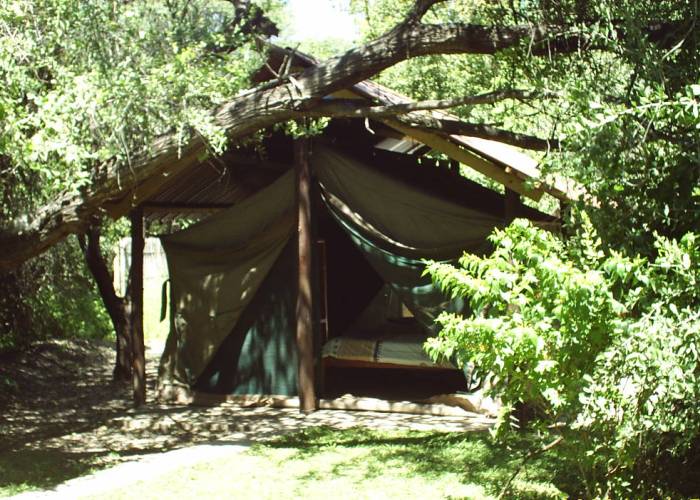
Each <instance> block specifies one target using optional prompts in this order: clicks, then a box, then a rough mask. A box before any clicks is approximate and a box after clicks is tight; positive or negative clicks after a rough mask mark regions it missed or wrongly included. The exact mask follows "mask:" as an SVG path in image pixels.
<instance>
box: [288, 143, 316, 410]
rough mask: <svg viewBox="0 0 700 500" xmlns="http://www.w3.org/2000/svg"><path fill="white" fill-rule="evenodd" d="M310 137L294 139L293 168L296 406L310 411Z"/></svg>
mask: <svg viewBox="0 0 700 500" xmlns="http://www.w3.org/2000/svg"><path fill="white" fill-rule="evenodd" d="M310 153H311V141H310V140H309V139H306V138H301V139H297V140H296V141H295V143H294V169H295V171H296V180H297V182H296V185H297V207H298V208H297V210H298V219H297V223H298V226H297V230H298V231H297V236H298V289H297V290H298V292H297V304H296V321H297V327H296V343H297V353H298V357H299V370H298V379H297V380H298V390H299V409H300V410H301V411H302V412H303V413H310V412H312V411H315V410H317V409H318V399H317V397H316V387H315V386H316V380H315V366H314V327H313V307H314V304H313V286H312V273H313V267H312V263H313V256H312V248H313V241H314V238H313V235H312V228H311V208H312V198H311V166H310V164H309V156H310Z"/></svg>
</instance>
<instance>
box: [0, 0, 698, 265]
mask: <svg viewBox="0 0 700 500" xmlns="http://www.w3.org/2000/svg"><path fill="white" fill-rule="evenodd" d="M438 1H439V0H434V1H430V0H425V1H422V0H418V1H417V2H416V4H415V5H414V8H413V10H412V11H411V15H415V16H418V19H420V18H421V17H422V15H424V14H425V12H427V10H428V9H429V8H430V7H432V6H433V5H434V4H436V3H437V2H438ZM686 25H687V23H686V22H683V23H673V22H667V23H660V24H655V25H653V26H648V27H646V28H645V29H644V30H643V31H644V32H645V33H646V35H647V38H648V39H649V40H650V41H652V42H655V43H658V44H660V45H668V44H670V43H673V42H674V37H676V33H677V31H678V28H679V27H683V26H686ZM400 26H401V28H400V29H394V30H391V31H390V32H388V33H386V34H385V35H383V36H381V37H379V38H377V39H376V40H374V41H372V42H370V43H368V44H366V45H364V46H361V47H357V48H354V49H351V50H349V51H347V52H345V53H344V54H342V55H340V56H337V57H334V58H331V59H329V60H327V61H324V62H322V63H320V64H318V65H316V66H313V67H310V68H308V69H306V70H305V71H303V72H301V73H300V74H298V75H295V76H294V78H292V77H287V78H285V79H281V80H280V81H279V82H275V83H274V84H273V85H270V84H267V85H264V86H261V87H259V88H257V89H253V90H252V91H250V92H247V93H245V94H241V95H239V96H236V97H234V98H232V99H231V100H230V101H228V102H227V103H225V104H223V105H222V106H220V107H219V108H217V109H216V110H214V111H213V112H212V118H213V121H214V122H215V123H216V124H217V125H218V126H219V127H221V128H222V129H223V130H224V131H226V133H227V134H228V136H229V138H230V139H231V140H232V141H235V140H238V139H241V138H243V137H246V136H249V135H250V134H252V133H254V132H256V131H258V130H260V129H263V128H265V127H269V126H272V125H274V124H276V123H281V122H284V121H286V120H289V119H291V118H295V117H298V116H299V115H300V114H301V115H303V114H304V112H305V111H306V112H308V113H309V114H311V113H312V110H313V109H314V108H315V107H317V106H319V105H320V104H321V100H322V98H323V97H324V96H327V95H330V94H333V93H334V92H336V91H339V90H342V89H347V88H349V87H351V86H353V85H355V84H357V83H359V82H361V81H363V80H366V79H368V78H371V77H373V76H374V75H376V74H377V73H379V72H381V71H383V70H385V69H387V68H389V67H391V66H393V65H395V64H397V63H398V62H401V61H403V60H406V59H409V58H413V57H418V56H424V55H434V54H495V53H497V52H498V51H501V50H503V49H507V48H511V47H516V46H520V45H521V44H524V43H527V46H529V47H531V51H530V54H532V55H533V56H548V57H551V56H554V55H556V54H562V53H575V52H579V51H581V50H592V49H598V48H606V47H607V46H608V45H607V44H608V41H606V40H602V39H601V38H591V37H590V36H588V35H586V34H580V33H579V34H573V35H572V34H571V33H573V30H572V29H570V28H571V27H568V26H556V27H553V26H530V25H523V26H484V25H476V24H460V23H455V24H445V25H439V24H436V25H428V24H422V23H420V22H408V23H406V22H405V23H403V24H402V25H400ZM625 36H626V35H625V32H624V30H622V29H621V28H620V29H617V30H613V31H612V34H611V37H615V38H617V39H621V38H624V37H625ZM317 112H318V111H317ZM397 116H400V117H401V119H402V120H403V119H407V120H409V123H411V124H413V125H412V126H423V127H427V128H429V129H431V130H436V131H438V132H440V133H456V134H466V135H473V136H481V137H483V136H487V137H488V138H492V139H498V140H503V141H504V142H509V143H510V144H514V145H519V146H522V147H528V143H530V144H529V147H530V149H543V148H544V147H545V145H546V147H550V146H551V147H555V146H554V144H553V143H552V142H551V141H544V140H542V139H538V138H527V137H525V136H522V135H520V134H513V133H511V132H507V131H498V130H496V129H490V128H489V127H487V126H484V125H476V124H463V123H461V122H458V123H456V122H449V121H444V120H442V121H440V122H431V123H423V124H421V123H420V122H419V121H417V118H416V117H415V116H413V115H411V114H404V115H397ZM530 139H532V140H530ZM540 141H544V142H540ZM205 150H206V145H205V144H204V143H203V141H202V140H201V138H200V137H197V136H193V137H192V138H191V139H190V140H189V142H187V143H186V144H180V143H179V142H178V140H177V138H176V137H175V136H164V137H160V138H158V139H157V140H156V141H154V144H152V145H151V147H150V148H148V151H147V152H144V153H142V154H141V155H140V156H138V157H136V156H137V155H134V156H135V157H134V159H133V161H132V163H131V164H130V165H113V164H108V165H107V166H106V167H104V168H99V169H97V170H98V171H100V172H105V174H104V175H102V176H100V178H99V179H98V178H96V179H94V180H93V183H92V184H91V185H90V186H87V187H86V188H85V189H84V191H82V192H80V193H77V194H76V193H70V194H67V195H65V196H62V197H57V199H55V200H53V201H51V202H50V203H48V204H47V205H45V206H44V207H42V208H40V209H39V210H37V211H36V212H34V213H31V214H27V217H26V221H29V222H24V223H23V222H22V221H19V223H17V224H14V223H13V222H12V221H6V223H3V224H1V226H2V227H0V247H1V248H2V250H3V251H2V252H1V253H0V271H2V270H7V269H12V268H14V267H17V266H18V265H19V264H21V263H22V262H24V261H26V260H27V259H29V258H31V257H33V256H35V255H38V254H40V253H41V252H43V251H45V250H46V249H47V248H49V247H50V246H51V245H53V244H55V243H57V242H59V241H61V240H62V239H63V238H65V237H66V236H67V235H69V234H72V233H78V232H81V231H84V230H85V228H86V227H87V226H88V225H89V220H91V218H92V217H94V216H95V215H97V214H100V213H101V211H102V210H103V206H104V205H105V203H107V202H109V201H114V200H119V199H124V198H125V197H127V196H129V195H130V193H132V192H133V190H134V189H135V188H136V187H137V186H139V185H140V184H141V183H143V182H145V181H146V180H148V179H151V178H154V177H155V176H166V175H169V174H173V173H175V172H177V171H178V169H182V168H185V167H186V166H187V165H189V164H190V163H191V162H195V161H197V157H198V156H199V154H200V153H202V152H203V151H205ZM164 178H165V177H164ZM18 228H19V229H18Z"/></svg>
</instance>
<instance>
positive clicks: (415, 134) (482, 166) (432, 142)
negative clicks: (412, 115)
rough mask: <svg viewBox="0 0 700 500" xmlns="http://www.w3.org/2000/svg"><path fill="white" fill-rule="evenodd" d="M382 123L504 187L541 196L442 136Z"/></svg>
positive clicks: (392, 123)
mask: <svg viewBox="0 0 700 500" xmlns="http://www.w3.org/2000/svg"><path fill="white" fill-rule="evenodd" d="M384 123H386V124H387V125H389V126H390V127H392V128H395V129H396V130H398V131H399V132H401V133H403V134H405V135H407V136H409V137H412V138H414V139H416V140H417V141H420V142H422V143H423V144H425V145H426V146H429V147H430V148H432V149H434V150H436V151H439V152H441V153H443V154H446V155H447V156H448V157H450V158H451V159H453V160H456V161H458V162H460V163H463V164H465V165H467V166H469V167H471V168H473V169H474V170H476V171H477V172H481V173H482V174H484V175H485V176H487V177H490V178H491V179H493V180H495V181H497V182H500V183H501V184H503V185H504V186H505V187H506V188H508V189H511V190H513V191H515V192H516V193H519V194H522V195H523V196H527V197H528V198H531V199H533V200H535V201H539V200H540V198H541V197H542V194H543V190H542V189H541V188H537V189H528V188H527V187H526V185H525V181H524V180H523V179H521V178H520V177H518V176H517V175H515V173H513V172H507V171H506V169H504V168H502V167H500V166H498V165H496V164H495V163H493V162H491V161H488V160H485V159H484V158H481V157H479V156H477V155H475V154H474V153H472V152H470V151H467V150H466V149H464V148H462V147H460V146H458V145H457V144H455V143H453V142H451V141H449V140H448V139H445V138H442V137H440V136H439V135H436V134H431V133H429V132H425V131H423V130H417V129H414V128H411V127H407V126H405V125H401V124H399V123H397V122H394V121H391V120H385V121H384Z"/></svg>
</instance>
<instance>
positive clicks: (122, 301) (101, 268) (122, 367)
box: [78, 222, 131, 381]
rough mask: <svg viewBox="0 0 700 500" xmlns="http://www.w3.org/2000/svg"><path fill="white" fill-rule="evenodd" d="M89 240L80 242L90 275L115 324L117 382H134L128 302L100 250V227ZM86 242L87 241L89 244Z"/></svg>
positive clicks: (90, 233) (94, 227)
mask: <svg viewBox="0 0 700 500" xmlns="http://www.w3.org/2000/svg"><path fill="white" fill-rule="evenodd" d="M85 236H86V237H87V238H79V239H78V241H79V242H80V247H81V248H82V250H83V254H84V255H85V261H86V263H87V266H88V269H89V270H90V273H91V274H92V276H93V277H94V278H95V283H96V284H97V289H98V290H99V292H100V297H101V298H102V302H103V303H104V306H105V309H107V314H109V318H110V320H111V321H112V326H113V327H114V333H115V335H116V349H115V351H116V356H115V361H114V371H113V377H114V380H120V381H128V380H130V379H131V342H130V340H129V337H130V335H129V330H130V329H129V324H130V322H129V311H130V304H129V300H128V296H129V294H128V292H127V298H121V297H119V296H118V295H117V292H116V291H115V290H114V281H113V277H112V273H110V272H109V267H108V266H107V262H106V261H105V259H104V256H103V255H102V250H101V248H100V226H99V224H98V223H96V222H95V223H93V224H92V225H91V226H90V227H89V228H88V230H87V232H86V235H85ZM86 240H87V241H86Z"/></svg>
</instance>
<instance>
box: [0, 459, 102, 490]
mask: <svg viewBox="0 0 700 500" xmlns="http://www.w3.org/2000/svg"><path fill="white" fill-rule="evenodd" d="M109 458H111V457H109V455H108V454H106V453H69V452H64V451H59V450H46V451H39V450H26V451H24V450H23V451H12V452H0V497H5V496H11V495H16V494H18V493H22V492H25V491H30V490H37V489H47V488H52V487H54V486H56V485H58V484H60V483H62V482H64V481H68V480H69V479H73V478H75V477H79V476H84V475H87V474H90V473H91V472H94V471H96V470H98V469H101V468H104V467H105V464H106V463H112V462H113V461H112V460H108V459H109Z"/></svg>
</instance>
